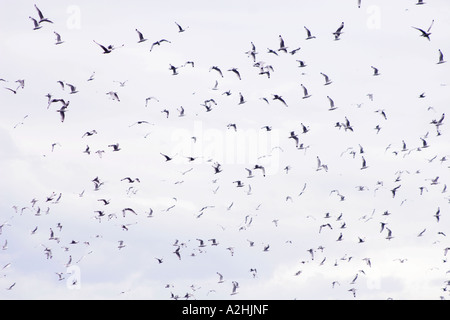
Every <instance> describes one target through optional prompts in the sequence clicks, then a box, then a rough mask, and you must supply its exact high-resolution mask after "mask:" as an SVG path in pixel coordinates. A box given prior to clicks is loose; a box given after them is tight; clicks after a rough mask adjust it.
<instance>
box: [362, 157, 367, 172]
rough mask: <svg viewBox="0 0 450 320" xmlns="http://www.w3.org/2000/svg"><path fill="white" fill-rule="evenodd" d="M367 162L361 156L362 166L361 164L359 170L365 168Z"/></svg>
mask: <svg viewBox="0 0 450 320" xmlns="http://www.w3.org/2000/svg"><path fill="white" fill-rule="evenodd" d="M367 168H368V166H367V162H366V159H365V158H364V157H362V166H361V170H364V169H367Z"/></svg>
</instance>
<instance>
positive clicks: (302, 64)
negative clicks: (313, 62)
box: [296, 60, 307, 68]
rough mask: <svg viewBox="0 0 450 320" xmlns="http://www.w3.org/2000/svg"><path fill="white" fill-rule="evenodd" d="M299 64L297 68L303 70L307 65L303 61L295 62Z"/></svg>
mask: <svg viewBox="0 0 450 320" xmlns="http://www.w3.org/2000/svg"><path fill="white" fill-rule="evenodd" d="M296 61H297V62H298V63H299V66H298V67H299V68H304V67H306V66H307V64H306V63H305V61H303V60H296Z"/></svg>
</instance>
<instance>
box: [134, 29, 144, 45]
mask: <svg viewBox="0 0 450 320" xmlns="http://www.w3.org/2000/svg"><path fill="white" fill-rule="evenodd" d="M136 32H137V33H138V36H139V41H138V43H142V42H144V41H147V39H145V38H144V35H143V34H142V32H140V31H139V30H138V29H136Z"/></svg>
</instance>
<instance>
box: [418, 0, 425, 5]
mask: <svg viewBox="0 0 450 320" xmlns="http://www.w3.org/2000/svg"><path fill="white" fill-rule="evenodd" d="M425 3H426V2H423V0H417V3H416V5H422V4H425Z"/></svg>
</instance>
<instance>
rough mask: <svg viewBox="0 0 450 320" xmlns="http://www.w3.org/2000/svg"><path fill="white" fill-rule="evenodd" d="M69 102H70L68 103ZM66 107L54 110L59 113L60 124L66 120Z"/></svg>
mask: <svg viewBox="0 0 450 320" xmlns="http://www.w3.org/2000/svg"><path fill="white" fill-rule="evenodd" d="M68 102H70V101H68ZM67 106H68V104H67V105H63V106H62V107H61V108H60V109H59V110H56V112H59V115H60V117H61V122H64V120H65V119H66V111H67Z"/></svg>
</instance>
